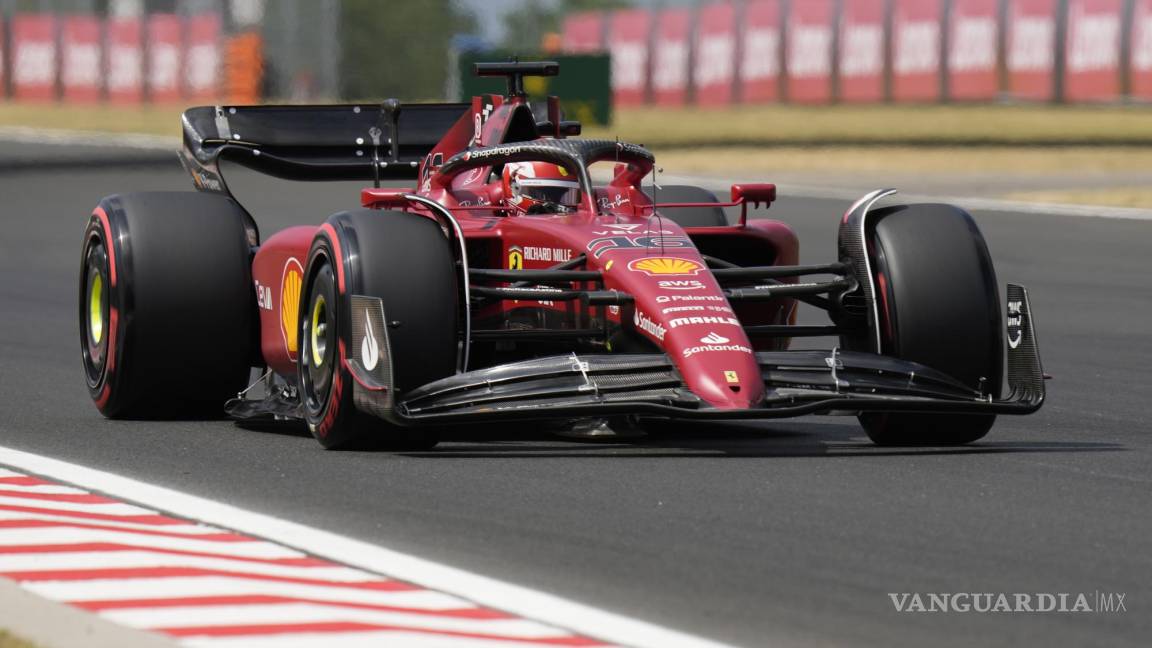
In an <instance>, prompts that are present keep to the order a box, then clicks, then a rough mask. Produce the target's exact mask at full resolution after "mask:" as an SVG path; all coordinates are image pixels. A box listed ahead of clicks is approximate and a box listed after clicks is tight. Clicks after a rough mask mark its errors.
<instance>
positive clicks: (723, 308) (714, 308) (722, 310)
mask: <svg viewBox="0 0 1152 648" xmlns="http://www.w3.org/2000/svg"><path fill="white" fill-rule="evenodd" d="M707 308H708V310H710V311H715V312H717V313H731V312H733V311H732V309H731V308H728V307H727V306H708V307H707Z"/></svg>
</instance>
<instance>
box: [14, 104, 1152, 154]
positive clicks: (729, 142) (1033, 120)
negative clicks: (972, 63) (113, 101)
mask: <svg viewBox="0 0 1152 648" xmlns="http://www.w3.org/2000/svg"><path fill="white" fill-rule="evenodd" d="M181 110H182V107H181V106H146V107H130V106H111V105H107V104H97V105H93V106H69V105H64V104H56V103H43V104H35V103H33V104H19V103H0V124H3V125H12V126H31V127H40V128H70V129H79V130H102V131H111V132H120V133H123V132H134V133H150V134H155V135H179V134H180V112H181ZM616 117H617V118H616V123H615V124H613V125H612V126H611V127H610V128H609V127H596V126H590V127H588V128H587V129H586V134H587V135H588V136H590V137H615V136H616V135H619V136H620V138H621V139H625V140H628V141H631V142H639V143H643V144H645V145H647V146H650V147H654V148H660V147H664V148H670V147H683V146H701V145H726V146H755V145H759V144H788V143H799V144H805V145H811V144H818V143H826V144H829V145H834V144H869V145H871V144H884V143H886V142H887V143H891V144H900V145H920V144H926V145H941V144H949V145H951V144H957V145H963V144H983V145H995V144H997V143H999V144H1001V145H1024V144H1032V145H1041V146H1042V145H1077V144H1078V145H1084V146H1089V145H1093V146H1094V145H1116V146H1132V145H1134V144H1135V145H1142V144H1146V145H1149V146H1152V108H1148V107H1124V106H1119V107H1118V106H1099V107H1092V106H1033V105H991V106H988V105H947V106H941V105H925V106H892V105H882V106H846V105H839V106H777V105H769V106H734V107H730V108H726V109H722V110H719V109H712V110H709V109H702V108H651V107H647V108H626V109H619V110H617V115H616Z"/></svg>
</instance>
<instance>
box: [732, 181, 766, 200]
mask: <svg viewBox="0 0 1152 648" xmlns="http://www.w3.org/2000/svg"><path fill="white" fill-rule="evenodd" d="M775 200H776V185H774V184H767V183H748V184H734V185H732V202H744V203H752V204H753V205H756V206H759V205H760V203H764V204H765V206H768V205H771V204H772V203H773V202H775Z"/></svg>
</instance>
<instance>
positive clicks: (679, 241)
mask: <svg viewBox="0 0 1152 648" xmlns="http://www.w3.org/2000/svg"><path fill="white" fill-rule="evenodd" d="M690 247H692V241H691V240H689V239H688V237H687V236H667V235H664V234H657V235H655V236H648V235H645V236H624V235H620V236H603V237H600V238H594V239H592V240H591V241H589V242H588V251H589V252H591V253H592V256H593V257H595V258H600V256H601V255H603V254H604V253H605V252H610V251H612V250H638V249H652V248H658V249H664V248H690Z"/></svg>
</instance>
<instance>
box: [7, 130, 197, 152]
mask: <svg viewBox="0 0 1152 648" xmlns="http://www.w3.org/2000/svg"><path fill="white" fill-rule="evenodd" d="M0 140H5V141H8V142H16V143H19V144H62V145H65V144H66V145H72V146H75V145H80V146H103V147H107V148H123V149H135V150H138V151H171V152H172V153H173V156H175V153H176V151H178V150H179V149H180V138H178V137H168V136H164V135H147V134H144V133H113V132H109V131H88V130H69V129H66V128H31V127H28V126H0Z"/></svg>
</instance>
